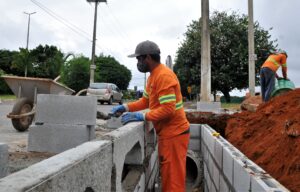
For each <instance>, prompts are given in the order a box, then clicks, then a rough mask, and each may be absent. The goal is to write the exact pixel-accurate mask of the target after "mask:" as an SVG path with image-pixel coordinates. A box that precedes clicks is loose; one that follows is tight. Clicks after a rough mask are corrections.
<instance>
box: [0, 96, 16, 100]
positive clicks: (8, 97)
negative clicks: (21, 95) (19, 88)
mask: <svg viewBox="0 0 300 192" xmlns="http://www.w3.org/2000/svg"><path fill="white" fill-rule="evenodd" d="M15 98H16V96H15V95H0V99H3V100H5V99H15Z"/></svg>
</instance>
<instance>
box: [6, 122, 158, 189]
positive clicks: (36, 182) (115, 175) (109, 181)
mask: <svg viewBox="0 0 300 192" xmlns="http://www.w3.org/2000/svg"><path fill="white" fill-rule="evenodd" d="M44 125H45V124H44ZM147 130H148V129H146V128H145V127H144V123H143V122H135V123H130V124H127V125H126V126H123V127H121V128H119V129H117V130H115V131H112V132H110V133H109V134H107V135H106V136H104V137H102V138H101V139H99V140H94V141H91V142H87V143H84V144H82V145H79V146H77V147H76V148H73V149H69V150H67V151H64V152H62V153H60V154H58V155H55V156H53V157H51V158H49V159H46V160H44V161H41V162H39V163H37V164H35V165H32V166H30V167H28V168H26V169H24V170H21V171H19V172H16V173H14V174H11V175H9V176H7V177H5V178H3V179H0V189H1V190H2V189H3V190H4V191H7V192H11V191H17V192H18V191H30V192H33V191H34V192H37V191H45V192H48V191H49V192H50V191H51V192H52V191H54V192H55V191H57V192H58V191H59V192H61V191H72V192H73V191H75V192H76V191H80V192H83V191H85V190H86V189H92V190H93V191H100V192H101V191H122V189H123V188H122V179H121V175H122V171H123V167H124V164H132V166H136V167H138V169H137V171H136V170H135V169H133V171H130V172H129V173H128V174H131V175H132V174H137V175H135V177H136V179H137V180H136V181H134V182H132V181H131V182H130V183H133V185H132V186H129V188H130V191H147V190H153V189H154V188H155V187H154V186H155V183H156V182H157V180H158V175H159V174H158V173H159V164H158V155H157V144H156V142H155V140H153V139H154V138H156V136H155V135H153V134H155V132H154V131H153V127H152V129H149V130H150V131H151V130H152V133H151V134H148V131H147ZM148 142H149V143H150V144H151V145H154V144H155V146H154V147H153V146H151V145H148V144H149V143H148ZM149 146H151V147H152V150H148V149H147V148H148V147H149ZM146 151H148V152H151V153H146ZM146 157H147V158H148V159H149V162H148V163H147V166H146V167H144V166H145V165H146V164H144V162H145V158H146ZM140 168H141V169H140ZM126 178H127V177H126ZM128 178H129V179H130V177H128ZM125 180H126V179H125ZM16 183H17V184H18V185H16ZM123 183H125V182H123ZM1 190H0V191H1Z"/></svg>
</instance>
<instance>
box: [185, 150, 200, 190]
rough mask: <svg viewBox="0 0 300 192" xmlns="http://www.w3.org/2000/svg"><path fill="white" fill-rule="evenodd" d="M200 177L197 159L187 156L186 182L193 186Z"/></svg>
mask: <svg viewBox="0 0 300 192" xmlns="http://www.w3.org/2000/svg"><path fill="white" fill-rule="evenodd" d="M197 177H198V167H197V165H196V163H195V161H194V160H193V159H192V158H190V157H189V156H187V158H186V184H187V185H190V186H193V184H194V183H195V181H196V179H197Z"/></svg>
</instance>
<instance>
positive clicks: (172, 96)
mask: <svg viewBox="0 0 300 192" xmlns="http://www.w3.org/2000/svg"><path fill="white" fill-rule="evenodd" d="M172 101H176V96H175V94H169V95H164V96H161V97H160V98H159V103H160V104H163V103H169V102H172Z"/></svg>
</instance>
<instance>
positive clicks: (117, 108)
mask: <svg viewBox="0 0 300 192" xmlns="http://www.w3.org/2000/svg"><path fill="white" fill-rule="evenodd" d="M124 112H126V107H125V106H124V105H118V106H115V107H113V108H112V110H111V112H110V113H111V114H113V115H115V116H120V115H121V114H122V113H124Z"/></svg>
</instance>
